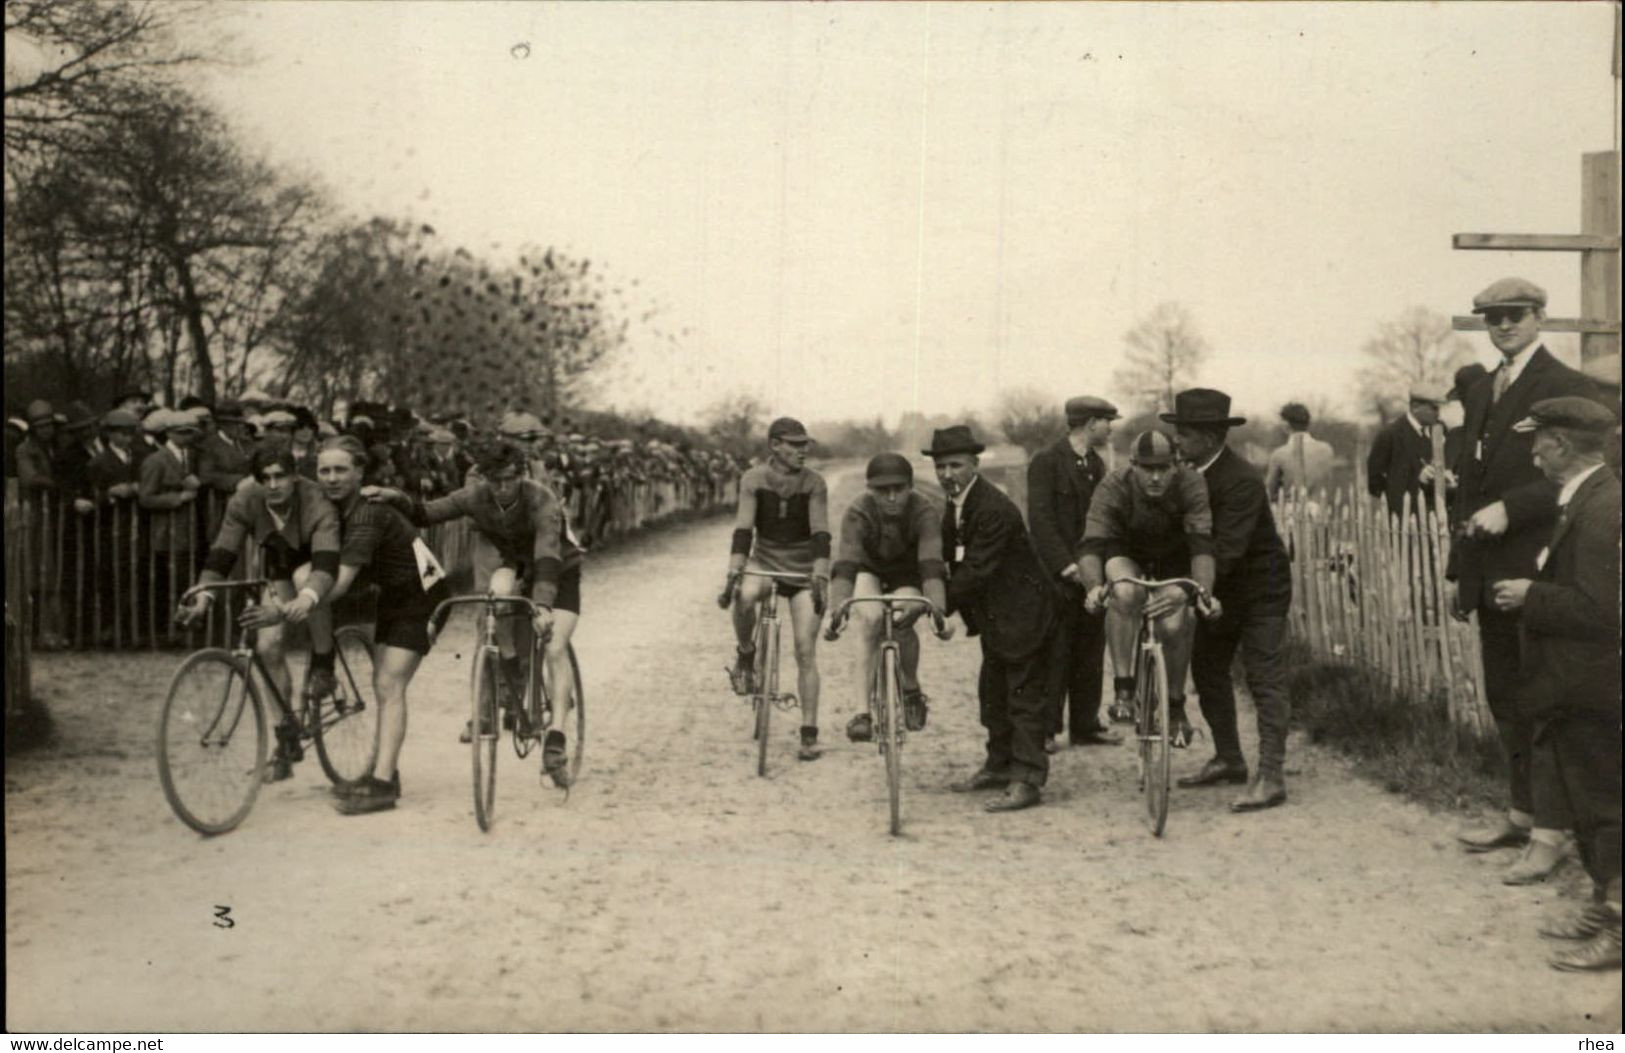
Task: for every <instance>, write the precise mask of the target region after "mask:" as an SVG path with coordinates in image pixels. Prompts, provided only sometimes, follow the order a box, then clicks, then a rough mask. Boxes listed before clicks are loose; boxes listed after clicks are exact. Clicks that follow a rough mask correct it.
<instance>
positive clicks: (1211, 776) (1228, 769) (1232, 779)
mask: <svg viewBox="0 0 1625 1053" xmlns="http://www.w3.org/2000/svg"><path fill="white" fill-rule="evenodd" d="M1246 782H1247V765H1245V764H1232V763H1231V762H1230V761H1227V760H1221V759H1219V758H1218V757H1213V758H1210V759H1209V760H1208V762H1207V763H1206V764H1204V765H1202V770H1201V771H1199V772H1197V773H1196V774H1195V775H1181V776H1180V777H1179V785H1181V786H1184V787H1186V788H1187V789H1188V788H1191V787H1195V786H1218V785H1221V784H1223V783H1232V784H1240V785H1245V784H1246Z"/></svg>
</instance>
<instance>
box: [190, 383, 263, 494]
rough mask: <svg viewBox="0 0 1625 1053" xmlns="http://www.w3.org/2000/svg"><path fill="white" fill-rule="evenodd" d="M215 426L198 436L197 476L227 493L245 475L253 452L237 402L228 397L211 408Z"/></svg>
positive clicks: (206, 484) (219, 491) (231, 491)
mask: <svg viewBox="0 0 1625 1053" xmlns="http://www.w3.org/2000/svg"><path fill="white" fill-rule="evenodd" d="M214 424H215V426H214V427H213V428H211V429H209V430H208V431H207V433H206V434H204V435H202V436H201V437H200V438H199V439H198V444H197V477H198V480H199V481H201V482H202V483H203V485H204V486H206V487H208V488H209V489H210V490H213V491H214V492H215V493H217V494H221V495H223V496H225V497H230V496H231V495H232V494H233V493H234V492H235V491H236V489H237V484H238V483H240V482H242V481H243V477H244V476H246V475H248V461H249V457H250V456H251V455H252V454H253V448H252V445H251V444H250V443H249V441H248V437H247V435H246V432H247V429H248V425H247V423H246V422H245V420H244V418H243V407H242V403H240V402H232V401H230V400H227V401H225V402H222V403H220V405H218V406H216V407H215V410H214Z"/></svg>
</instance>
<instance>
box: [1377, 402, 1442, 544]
mask: <svg viewBox="0 0 1625 1053" xmlns="http://www.w3.org/2000/svg"><path fill="white" fill-rule="evenodd" d="M1444 401H1445V397H1444V396H1443V395H1442V394H1441V393H1439V392H1437V391H1434V390H1433V389H1432V388H1430V387H1427V386H1426V385H1420V384H1419V385H1416V386H1415V387H1413V388H1411V392H1410V400H1409V407H1408V408H1407V409H1406V411H1405V415H1404V416H1403V417H1398V418H1396V419H1394V420H1392V421H1390V422H1389V423H1388V424H1385V425H1384V426H1383V427H1382V430H1381V431H1379V432H1377V436H1376V438H1374V439H1373V440H1372V441H1371V452H1370V453H1368V454H1367V455H1366V459H1365V472H1366V489H1367V490H1368V491H1369V492H1370V494H1371V496H1372V497H1381V498H1383V499H1384V500H1386V501H1387V503H1388V514H1389V515H1390V516H1397V515H1401V514H1402V513H1403V511H1404V509H1405V498H1406V497H1407V496H1409V497H1410V510H1411V514H1412V515H1415V514H1416V513H1417V511H1418V510H1419V509H1422V508H1432V507H1433V500H1432V498H1433V491H1432V488H1431V487H1427V486H1425V483H1426V481H1427V480H1425V479H1424V478H1423V477H1424V475H1427V476H1428V477H1429V478H1431V476H1432V473H1431V472H1429V471H1428V469H1430V468H1431V467H1432V466H1433V437H1434V433H1435V432H1436V431H1437V430H1438V429H1439V428H1442V427H1443V425H1441V424H1440V423H1439V407H1440V405H1441V404H1443V403H1444ZM1441 438H1442V434H1441Z"/></svg>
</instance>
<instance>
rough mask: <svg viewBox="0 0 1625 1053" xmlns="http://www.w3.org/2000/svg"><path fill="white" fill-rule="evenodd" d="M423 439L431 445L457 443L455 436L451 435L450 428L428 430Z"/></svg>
mask: <svg viewBox="0 0 1625 1053" xmlns="http://www.w3.org/2000/svg"><path fill="white" fill-rule="evenodd" d="M425 437H426V438H427V439H428V440H429V441H430V442H433V443H453V442H456V441H457V436H455V435H453V434H452V432H451V429H450V428H430V429H429V431H428V433H427V434H426V436H425Z"/></svg>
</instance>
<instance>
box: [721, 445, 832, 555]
mask: <svg viewBox="0 0 1625 1053" xmlns="http://www.w3.org/2000/svg"><path fill="white" fill-rule="evenodd" d="M739 492H740V494H741V495H744V494H747V493H748V494H751V495H752V496H754V497H755V499H756V519H755V521H754V523H753V524H752V525H753V526H754V528H755V538H754V540H753V542H752V544H751V549H750V560H751V562H752V563H753V564H756V565H757V566H759V567H761V568H762V569H765V570H770V571H775V572H778V573H784V574H811V573H812V571H813V562H814V560H816V559H821V558H827V556H828V552H829V550H828V544H829V491H828V489H827V488H826V487H825V485H824V477H823V476H821V475H819V474H818V473H817V472H815V471H813V470H812V469H811V468H803V469H801V470H800V471H798V472H785V471H781V470H780V469H778V468H777V467H775V466H774V465H773V464H771V463H768V464H759V465H756V466H754V467H752V468H751V469H750V470H749V471H747V472H746V473H745V474H744V476H742V477H741V478H740V480H739ZM820 535H821V536H822V545H820V543H819V538H820Z"/></svg>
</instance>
